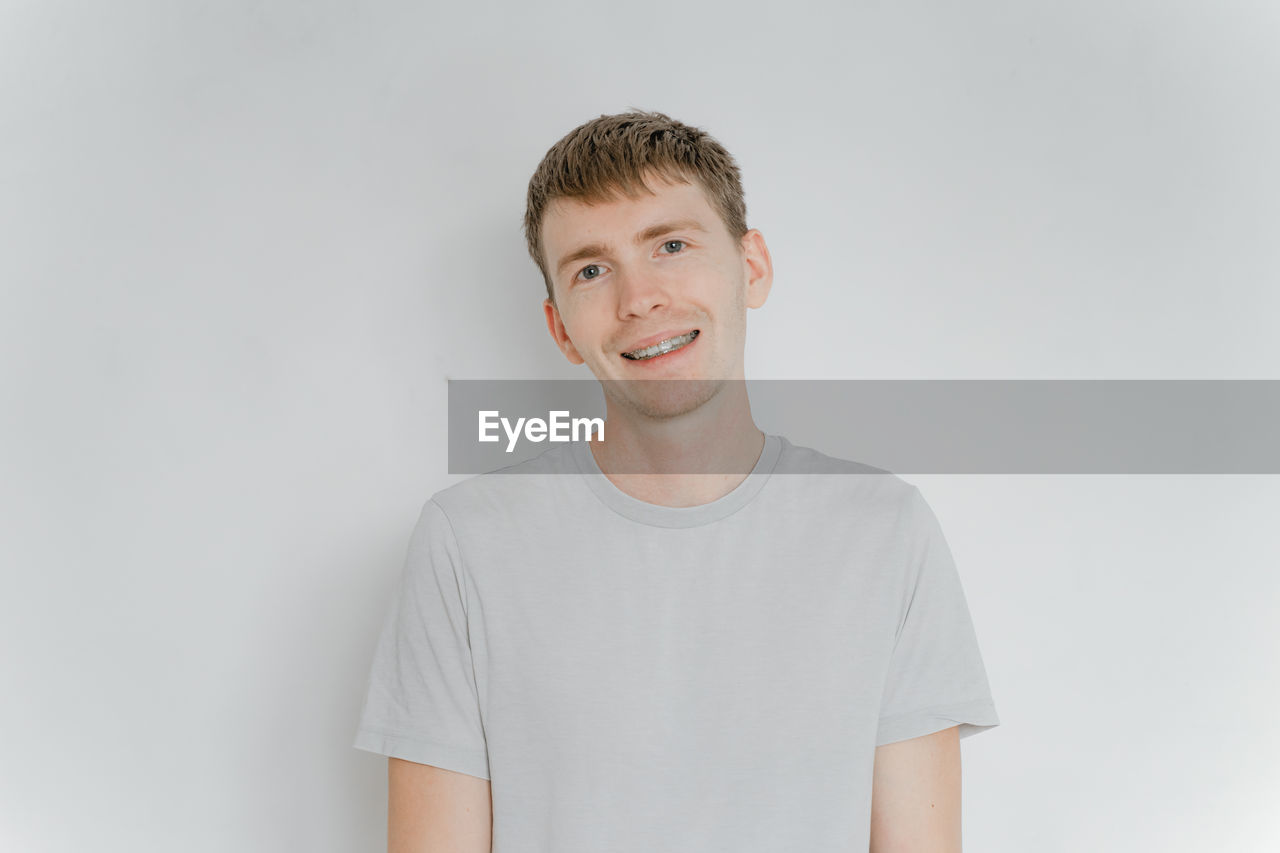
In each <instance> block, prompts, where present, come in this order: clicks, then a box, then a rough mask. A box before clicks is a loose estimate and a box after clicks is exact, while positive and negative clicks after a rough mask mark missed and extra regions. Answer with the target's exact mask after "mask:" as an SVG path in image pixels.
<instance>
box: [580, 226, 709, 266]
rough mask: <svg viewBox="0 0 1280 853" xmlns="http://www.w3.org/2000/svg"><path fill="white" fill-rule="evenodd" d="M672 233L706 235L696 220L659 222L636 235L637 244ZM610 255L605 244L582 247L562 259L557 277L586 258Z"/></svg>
mask: <svg viewBox="0 0 1280 853" xmlns="http://www.w3.org/2000/svg"><path fill="white" fill-rule="evenodd" d="M672 231H701V232H703V233H706V229H705V228H703V227H702V223H701V222H699V221H698V220H696V219H675V220H672V221H671V222H659V223H658V224H656V225H650V226H649V227H648V228H646V229H644V230H643V231H641V232H640V233H638V234H636V237H635V244H636V245H637V246H639V245H641V244H643V243H648V242H649V241H650V240H654V239H656V238H658V237H661V236H662V235H663V234H669V233H671V232H672ZM609 253H610V250H609V247H608V246H606V245H605V244H604V243H590V244H588V245H586V246H580V247H579V248H577V249H575V250H573V251H572V252H570V253H569V254H567V255H565V256H564V257H563V258H561V259H560V263H559V264H558V265H557V266H556V275H560V274H561V273H562V272H564V268H565V267H567V266H568V265H569V264H571V263H573V262H574V261H581V260H583V259H585V258H590V257H595V256H598V255H607V254H609Z"/></svg>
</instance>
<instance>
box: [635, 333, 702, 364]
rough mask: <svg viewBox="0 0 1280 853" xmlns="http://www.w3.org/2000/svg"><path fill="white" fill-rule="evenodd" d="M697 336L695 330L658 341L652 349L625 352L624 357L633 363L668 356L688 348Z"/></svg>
mask: <svg viewBox="0 0 1280 853" xmlns="http://www.w3.org/2000/svg"><path fill="white" fill-rule="evenodd" d="M697 336H698V330H697V329H694V330H693V331H692V332H688V333H686V334H683V335H676V336H675V337H674V338H667V339H666V340H665V341H658V342H657V343H656V344H654V345H653V346H651V347H645V348H644V349H637V350H632V351H631V352H624V353H623V354H622V357H623V358H629V359H631V360H632V361H647V360H648V359H651V358H657V357H658V356H660V355H666V354H667V353H669V352H675V351H676V350H678V349H681V348H682V347H686V346H688V345H689V344H691V343H693V339H694V338H696V337H697Z"/></svg>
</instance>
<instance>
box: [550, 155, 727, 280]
mask: <svg viewBox="0 0 1280 853" xmlns="http://www.w3.org/2000/svg"><path fill="white" fill-rule="evenodd" d="M646 183H647V184H648V186H649V188H650V189H651V190H653V195H650V194H648V193H645V192H641V193H640V194H639V195H638V196H636V197H635V198H628V197H627V196H625V195H622V194H621V193H619V195H618V197H617V198H615V199H613V200H611V201H601V202H594V203H588V202H584V201H581V200H579V199H565V198H558V199H555V200H554V201H552V202H551V203H550V204H549V205H548V206H547V211H546V214H545V216H544V218H543V222H542V235H543V244H544V246H545V247H546V253H547V259H548V260H549V261H550V262H551V265H552V268H553V269H554V267H555V264H556V262H557V261H558V260H559V258H560V257H561V256H563V255H564V254H566V253H568V252H571V251H573V250H574V249H575V248H576V247H577V246H579V245H580V244H583V243H586V242H604V243H610V244H613V245H618V246H621V245H623V244H624V243H629V242H630V240H631V237H632V236H633V235H634V234H636V233H638V232H639V231H641V230H643V229H644V228H646V227H648V226H650V225H653V224H654V223H656V222H661V221H669V220H672V221H673V220H676V219H696V220H697V221H698V222H700V223H701V224H702V226H703V227H704V228H706V229H707V230H708V231H714V230H715V229H716V227H717V226H721V227H723V224H722V223H721V221H720V216H719V215H718V214H717V213H716V212H715V209H714V208H712V206H711V203H710V202H709V201H708V199H707V195H706V193H705V192H704V191H703V189H702V187H701V186H700V185H699V184H697V183H687V184H681V183H670V182H668V181H666V180H664V179H663V178H661V177H650V178H647V179H646Z"/></svg>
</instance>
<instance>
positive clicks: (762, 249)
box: [742, 228, 773, 308]
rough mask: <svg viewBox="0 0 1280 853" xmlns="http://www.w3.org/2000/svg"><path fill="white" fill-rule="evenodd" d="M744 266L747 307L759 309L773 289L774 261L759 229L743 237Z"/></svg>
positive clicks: (754, 229) (752, 230)
mask: <svg viewBox="0 0 1280 853" xmlns="http://www.w3.org/2000/svg"><path fill="white" fill-rule="evenodd" d="M742 265H743V272H744V273H745V274H746V282H747V307H748V308H759V307H760V306H761V305H763V304H764V301H765V300H766V299H768V298H769V289H770V288H772V287H773V259H772V258H770V257H769V247H768V246H766V245H765V243H764V235H763V234H761V233H760V231H759V229H756V228H752V229H751V230H750V231H748V232H747V233H746V234H743V235H742Z"/></svg>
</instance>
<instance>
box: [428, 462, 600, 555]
mask: <svg viewBox="0 0 1280 853" xmlns="http://www.w3.org/2000/svg"><path fill="white" fill-rule="evenodd" d="M576 472H577V467H576V463H575V462H574V460H573V458H572V456H571V454H570V452H569V446H568V445H560V446H557V447H553V448H551V449H549V450H546V451H544V452H542V453H540V454H538V455H537V456H535V457H533V458H532V459H528V460H526V461H524V462H520V463H517V464H514V465H508V466H506V467H504V468H499V469H497V470H494V471H489V472H486V473H484V474H478V475H476V476H474V477H468V478H467V479H465V480H461V481H459V482H457V483H454V484H453V485H451V486H448V487H447V488H444V489H440V490H439V491H437V492H435V493H434V494H432V495H431V497H430V498H429V499H428V500H427V502H426V505H425V506H424V512H428V511H432V512H435V511H438V512H439V513H440V514H441V515H442V516H443V517H444V518H445V519H446V520H447V521H448V523H449V524H450V526H452V527H453V529H454V531H455V533H457V534H459V535H461V534H463V533H465V532H471V531H480V532H481V533H483V531H484V530H490V531H492V530H493V529H494V527H495V526H500V525H503V524H505V523H510V522H513V521H515V520H519V519H528V518H532V517H537V516H539V515H540V514H542V513H545V512H546V511H548V510H550V509H553V508H554V507H556V506H562V505H564V503H565V502H566V495H567V494H569V493H571V492H572V490H573V489H574V488H575V487H576V488H581V484H580V483H578V482H577V481H578V480H579V479H580V478H578V477H573V476H565V475H572V474H574V473H576Z"/></svg>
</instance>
